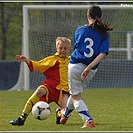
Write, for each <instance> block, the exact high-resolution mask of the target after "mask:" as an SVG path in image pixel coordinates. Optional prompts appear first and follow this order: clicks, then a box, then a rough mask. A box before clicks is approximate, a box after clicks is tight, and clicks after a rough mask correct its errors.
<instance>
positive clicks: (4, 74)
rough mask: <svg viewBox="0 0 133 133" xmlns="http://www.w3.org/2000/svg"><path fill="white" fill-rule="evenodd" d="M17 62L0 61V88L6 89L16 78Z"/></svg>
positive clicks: (18, 64)
mask: <svg viewBox="0 0 133 133" xmlns="http://www.w3.org/2000/svg"><path fill="white" fill-rule="evenodd" d="M19 69H20V63H19V62H0V90H8V89H10V88H11V87H12V86H14V85H15V84H16V82H17V80H18V74H19Z"/></svg>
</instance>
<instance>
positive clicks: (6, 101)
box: [0, 88, 133, 132]
mask: <svg viewBox="0 0 133 133" xmlns="http://www.w3.org/2000/svg"><path fill="white" fill-rule="evenodd" d="M132 91H133V90H132V88H127V89H88V90H85V91H84V92H83V95H82V97H83V99H84V101H85V103H86V104H87V106H88V108H89V112H90V114H91V115H92V117H93V119H94V122H95V124H96V126H95V128H92V129H82V128H81V127H82V125H83V121H82V119H81V117H80V116H79V115H78V114H77V113H76V111H75V110H74V111H73V112H72V114H71V117H70V118H69V120H68V121H67V123H66V124H65V125H56V124H55V110H56V108H57V107H58V106H57V105H56V104H55V103H51V104H50V106H51V109H52V113H51V115H50V117H49V118H48V119H47V120H44V121H39V120H37V119H35V118H34V116H33V115H32V114H31V113H30V115H29V116H28V118H27V120H26V122H25V125H24V126H12V125H10V124H9V122H10V120H13V119H16V118H17V117H18V116H19V115H20V114H21V111H22V109H23V107H24V105H25V103H26V101H27V99H28V98H29V96H30V95H31V94H32V93H33V90H30V91H0V101H1V102H0V131H43V132H45V131H78V132H79V131H83V132H85V131H133V124H132V122H133V121H132V116H133V112H132V101H133V99H132V96H133V95H132V94H133V92H132Z"/></svg>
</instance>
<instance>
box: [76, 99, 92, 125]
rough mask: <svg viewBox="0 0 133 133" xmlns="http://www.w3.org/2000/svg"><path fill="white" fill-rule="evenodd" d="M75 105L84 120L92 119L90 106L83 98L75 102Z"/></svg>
mask: <svg viewBox="0 0 133 133" xmlns="http://www.w3.org/2000/svg"><path fill="white" fill-rule="evenodd" d="M74 107H75V109H76V111H77V112H78V114H79V115H80V116H81V117H82V120H83V121H84V122H89V121H91V120H92V117H91V115H90V114H89V112H88V108H87V106H86V104H85V103H84V101H83V100H78V101H76V102H75V103H74Z"/></svg>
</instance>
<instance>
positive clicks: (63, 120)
mask: <svg viewBox="0 0 133 133" xmlns="http://www.w3.org/2000/svg"><path fill="white" fill-rule="evenodd" d="M67 120H68V118H66V117H65V116H62V117H61V119H60V124H65V123H66V122H67Z"/></svg>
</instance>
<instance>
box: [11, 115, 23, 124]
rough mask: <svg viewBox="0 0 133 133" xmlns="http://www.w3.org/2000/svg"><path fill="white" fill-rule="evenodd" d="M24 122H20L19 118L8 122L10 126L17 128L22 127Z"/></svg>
mask: <svg viewBox="0 0 133 133" xmlns="http://www.w3.org/2000/svg"><path fill="white" fill-rule="evenodd" d="M24 122H25V121H24V120H22V119H21V118H20V117H19V118H17V119H16V120H12V121H10V124H12V125H14V126H15V125H18V126H22V125H24Z"/></svg>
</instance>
